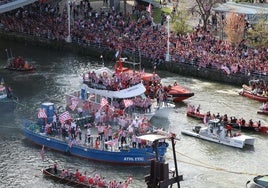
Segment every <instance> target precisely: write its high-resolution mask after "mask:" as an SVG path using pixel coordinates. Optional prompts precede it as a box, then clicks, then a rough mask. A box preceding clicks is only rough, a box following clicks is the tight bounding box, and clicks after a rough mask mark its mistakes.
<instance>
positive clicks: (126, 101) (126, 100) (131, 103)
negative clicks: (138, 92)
mask: <svg viewBox="0 0 268 188" xmlns="http://www.w3.org/2000/svg"><path fill="white" fill-rule="evenodd" d="M124 104H125V107H126V108H127V107H129V106H131V105H133V101H132V100H131V99H124Z"/></svg>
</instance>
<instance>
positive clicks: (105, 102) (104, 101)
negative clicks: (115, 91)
mask: <svg viewBox="0 0 268 188" xmlns="http://www.w3.org/2000/svg"><path fill="white" fill-rule="evenodd" d="M107 104H109V103H108V101H107V99H106V98H104V97H102V99H101V107H103V106H105V105H107Z"/></svg>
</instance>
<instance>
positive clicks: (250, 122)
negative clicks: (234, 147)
mask: <svg viewBox="0 0 268 188" xmlns="http://www.w3.org/2000/svg"><path fill="white" fill-rule="evenodd" d="M249 126H250V127H253V121H252V119H250V120H249Z"/></svg>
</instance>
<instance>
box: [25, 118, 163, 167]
mask: <svg viewBox="0 0 268 188" xmlns="http://www.w3.org/2000/svg"><path fill="white" fill-rule="evenodd" d="M23 131H24V134H25V136H26V138H27V139H29V140H30V141H32V142H33V143H35V144H38V145H41V146H45V147H47V148H50V149H53V150H56V151H60V152H64V153H66V154H68V155H73V156H77V157H82V158H86V159H89V160H92V161H99V162H105V163H112V164H120V165H131V166H148V165H150V161H151V160H152V159H155V153H154V151H153V148H152V147H145V148H126V149H122V150H120V151H111V150H101V149H95V148H93V147H87V146H83V145H75V144H70V143H68V142H66V141H63V140H60V139H57V138H54V137H51V136H47V135H45V134H44V133H40V132H39V131H38V130H36V125H35V124H31V123H26V124H25V125H24V127H23ZM166 147H167V146H164V145H163V146H159V147H158V155H159V156H164V154H165V153H166Z"/></svg>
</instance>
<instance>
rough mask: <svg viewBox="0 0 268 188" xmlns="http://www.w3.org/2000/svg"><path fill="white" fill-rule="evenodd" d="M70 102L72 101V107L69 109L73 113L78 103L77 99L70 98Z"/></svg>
mask: <svg viewBox="0 0 268 188" xmlns="http://www.w3.org/2000/svg"><path fill="white" fill-rule="evenodd" d="M71 100H72V105H71V106H69V107H70V108H71V109H72V111H74V110H75V108H76V107H77V105H78V102H79V101H78V99H77V98H72V99H71Z"/></svg>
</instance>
